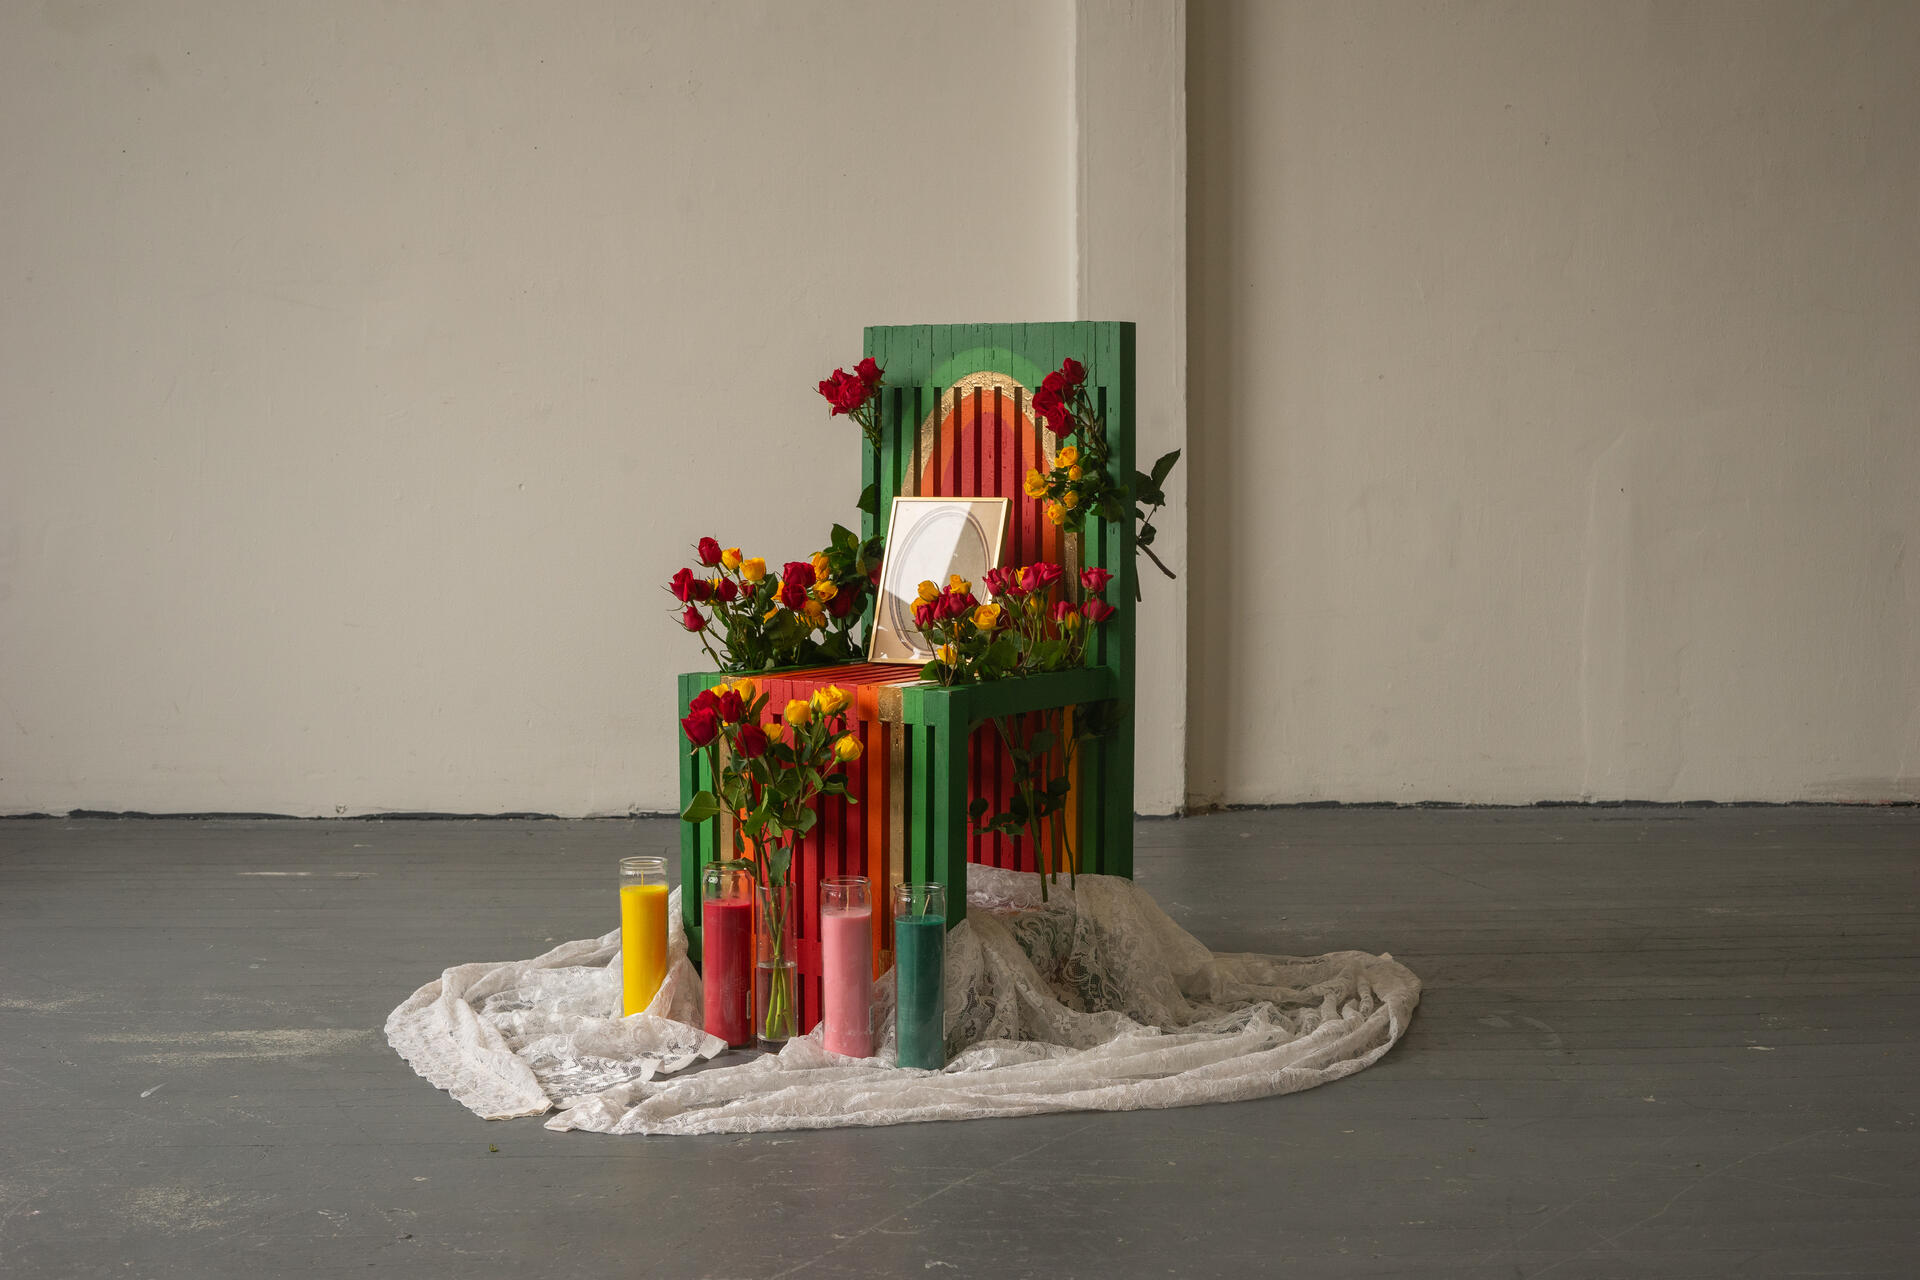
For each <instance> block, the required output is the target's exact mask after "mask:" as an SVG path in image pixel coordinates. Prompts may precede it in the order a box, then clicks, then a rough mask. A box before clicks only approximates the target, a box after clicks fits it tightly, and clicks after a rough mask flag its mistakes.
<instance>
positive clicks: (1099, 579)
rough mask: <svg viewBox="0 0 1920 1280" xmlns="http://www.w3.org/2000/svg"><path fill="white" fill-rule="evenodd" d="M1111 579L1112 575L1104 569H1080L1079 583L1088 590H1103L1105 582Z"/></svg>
mask: <svg viewBox="0 0 1920 1280" xmlns="http://www.w3.org/2000/svg"><path fill="white" fill-rule="evenodd" d="M1112 581H1113V575H1112V574H1110V573H1108V572H1107V571H1106V570H1105V569H1082V570H1081V571H1080V585H1081V586H1083V587H1085V588H1086V589H1087V590H1089V591H1094V592H1099V591H1105V590H1106V589H1107V584H1108V583H1109V582H1112Z"/></svg>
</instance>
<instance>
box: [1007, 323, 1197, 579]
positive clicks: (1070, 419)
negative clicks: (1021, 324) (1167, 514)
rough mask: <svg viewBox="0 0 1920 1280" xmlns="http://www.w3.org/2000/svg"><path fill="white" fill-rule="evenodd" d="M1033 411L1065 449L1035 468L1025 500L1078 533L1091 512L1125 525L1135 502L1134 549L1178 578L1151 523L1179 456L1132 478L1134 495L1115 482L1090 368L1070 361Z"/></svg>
mask: <svg viewBox="0 0 1920 1280" xmlns="http://www.w3.org/2000/svg"><path fill="white" fill-rule="evenodd" d="M1033 411H1034V412H1035V413H1037V414H1039V415H1040V420H1041V422H1042V423H1044V424H1045V425H1046V428H1047V430H1049V431H1051V432H1053V434H1055V435H1056V436H1059V437H1060V438H1061V445H1060V447H1059V449H1058V450H1057V451H1056V452H1055V453H1054V457H1053V466H1052V467H1051V469H1049V470H1046V471H1042V470H1040V468H1038V467H1035V468H1033V469H1032V470H1030V471H1028V472H1027V477H1026V481H1025V484H1024V488H1025V490H1026V494H1027V496H1028V497H1029V498H1036V499H1039V500H1040V501H1041V502H1043V503H1044V504H1045V505H1044V507H1043V508H1042V510H1044V511H1045V512H1046V516H1047V519H1048V520H1049V521H1051V522H1052V523H1053V524H1054V525H1055V526H1056V527H1058V528H1062V529H1067V530H1074V531H1077V530H1079V529H1080V528H1081V527H1082V526H1084V525H1085V523H1086V519H1087V513H1088V512H1090V511H1091V512H1092V513H1093V514H1095V515H1097V516H1099V517H1100V518H1101V519H1102V520H1120V519H1123V518H1124V517H1125V516H1126V513H1127V502H1128V500H1129V499H1131V500H1132V502H1133V518H1134V519H1135V520H1137V521H1138V522H1139V524H1140V529H1139V532H1138V533H1137V534H1136V535H1135V537H1134V546H1135V548H1137V549H1138V550H1140V551H1143V552H1145V553H1146V556H1147V559H1149V560H1151V561H1153V563H1154V564H1155V565H1157V566H1158V567H1159V569H1160V572H1162V573H1164V574H1166V575H1167V577H1169V578H1171V577H1173V576H1175V575H1174V572H1173V570H1171V569H1169V568H1167V566H1166V564H1165V563H1164V562H1163V561H1162V560H1161V559H1160V557H1159V556H1157V555H1155V554H1154V553H1153V540H1154V537H1155V536H1156V534H1157V533H1158V530H1156V529H1155V528H1154V527H1153V518H1154V516H1156V515H1158V514H1159V512H1160V508H1161V507H1162V506H1164V505H1165V504H1166V501H1167V495H1166V493H1165V492H1164V491H1163V490H1162V489H1161V486H1162V485H1164V484H1165V483H1166V482H1167V477H1168V476H1169V475H1171V474H1172V473H1173V468H1174V465H1175V464H1176V463H1178V462H1179V461H1180V451H1179V450H1178V449H1175V450H1174V451H1173V452H1171V453H1168V454H1163V455H1162V456H1161V457H1160V459H1159V460H1158V461H1157V462H1155V463H1154V464H1153V470H1152V471H1136V472H1134V473H1133V484H1132V486H1131V489H1129V487H1128V486H1126V485H1123V484H1121V483H1120V482H1119V481H1117V480H1116V479H1114V477H1113V472H1112V467H1111V465H1110V464H1111V461H1112V450H1111V448H1110V446H1109V445H1108V443H1107V424H1106V422H1105V420H1104V419H1102V417H1101V416H1100V414H1099V413H1098V412H1097V411H1096V410H1095V408H1094V405H1093V399H1092V397H1091V396H1090V395H1089V394H1088V392H1087V370H1086V366H1084V365H1082V364H1081V363H1080V362H1079V361H1078V360H1075V359H1073V358H1072V357H1071V356H1069V357H1068V358H1067V359H1066V360H1064V361H1062V362H1061V364H1060V367H1059V368H1058V369H1056V370H1054V371H1053V372H1052V373H1050V374H1048V375H1047V376H1046V378H1045V379H1043V380H1042V381H1041V383H1040V389H1039V390H1038V391H1036V392H1034V393H1033ZM1133 595H1134V599H1136V600H1137V599H1139V598H1140V584H1139V582H1138V581H1137V580H1136V581H1135V583H1134V588H1133Z"/></svg>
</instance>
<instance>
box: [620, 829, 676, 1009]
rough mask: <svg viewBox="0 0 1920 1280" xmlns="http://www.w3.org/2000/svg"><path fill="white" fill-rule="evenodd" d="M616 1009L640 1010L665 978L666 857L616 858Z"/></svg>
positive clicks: (648, 1002)
mask: <svg viewBox="0 0 1920 1280" xmlns="http://www.w3.org/2000/svg"><path fill="white" fill-rule="evenodd" d="M620 961H621V967H622V974H621V983H620V992H621V996H620V1012H621V1013H622V1014H623V1015H624V1014H631V1013H641V1012H644V1011H645V1009H646V1007H647V1006H648V1005H650V1004H652V1003H653V997H654V995H655V993H656V992H658V991H659V990H660V984H661V983H662V982H664V981H665V980H666V977H667V860H666V859H665V858H622V859H620Z"/></svg>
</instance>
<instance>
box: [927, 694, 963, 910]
mask: <svg viewBox="0 0 1920 1280" xmlns="http://www.w3.org/2000/svg"><path fill="white" fill-rule="evenodd" d="M968 727H969V726H967V725H965V724H954V723H952V722H950V721H949V722H944V723H938V724H935V725H933V726H932V728H933V736H934V738H935V743H936V751H937V753H938V754H937V756H936V758H935V760H934V765H933V807H934V848H933V870H934V873H935V874H936V875H937V876H938V877H939V879H940V882H941V883H942V884H944V885H946V886H947V927H948V928H949V929H951V928H952V927H953V926H954V925H957V924H959V923H960V922H961V921H962V920H964V919H966V918H967V737H968V733H967V730H968Z"/></svg>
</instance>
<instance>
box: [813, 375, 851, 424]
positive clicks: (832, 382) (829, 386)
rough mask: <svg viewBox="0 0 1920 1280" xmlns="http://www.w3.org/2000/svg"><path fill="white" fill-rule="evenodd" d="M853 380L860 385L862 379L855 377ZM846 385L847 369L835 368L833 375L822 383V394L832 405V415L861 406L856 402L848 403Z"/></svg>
mask: <svg viewBox="0 0 1920 1280" xmlns="http://www.w3.org/2000/svg"><path fill="white" fill-rule="evenodd" d="M853 382H854V384H855V385H858V384H859V382H860V379H858V378H855V379H853ZM846 386H847V371H846V370H845V369H835V370H834V371H833V376H831V377H829V378H828V379H827V380H826V381H824V382H822V383H821V384H820V394H821V395H823V396H825V397H826V400H827V404H828V405H830V406H832V407H831V408H830V409H829V410H828V413H829V414H830V415H833V416H838V415H840V414H843V413H846V412H849V411H850V410H852V409H857V408H858V407H859V405H858V403H854V404H848V403H847V391H846Z"/></svg>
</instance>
